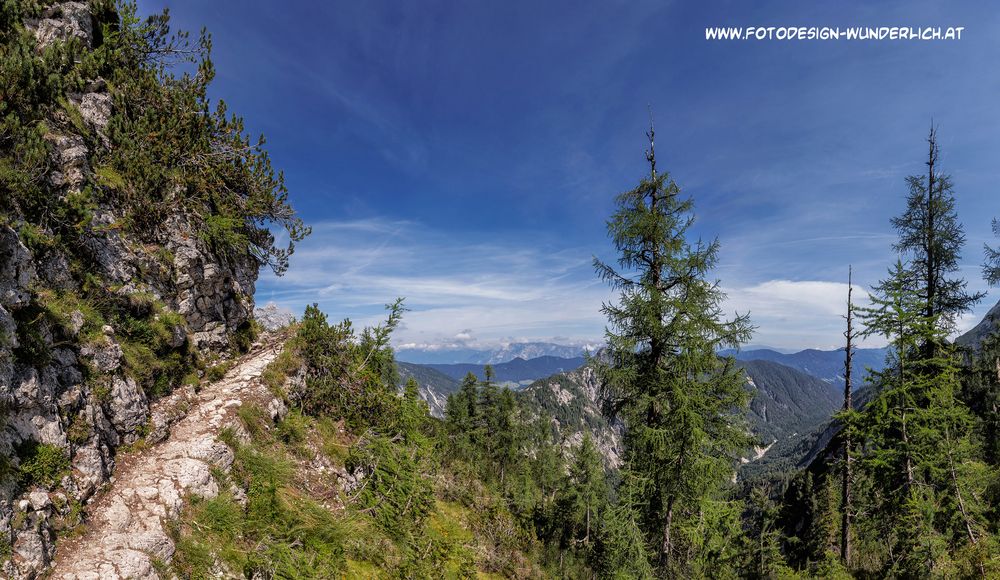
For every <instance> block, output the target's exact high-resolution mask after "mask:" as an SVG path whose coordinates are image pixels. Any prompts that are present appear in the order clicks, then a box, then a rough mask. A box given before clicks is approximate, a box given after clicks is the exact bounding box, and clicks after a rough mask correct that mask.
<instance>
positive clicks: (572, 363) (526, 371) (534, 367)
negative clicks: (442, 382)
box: [425, 356, 585, 383]
mask: <svg viewBox="0 0 1000 580" xmlns="http://www.w3.org/2000/svg"><path fill="white" fill-rule="evenodd" d="M584 362H585V359H584V358H583V357H575V358H563V357H556V356H541V357H537V358H533V359H528V360H525V359H523V358H520V357H518V358H515V359H514V360H511V361H509V362H504V363H498V364H494V365H492V366H493V372H494V373H495V374H496V380H497V381H500V382H514V383H517V382H521V381H531V380H536V379H539V378H542V377H547V376H550V375H554V374H556V373H564V372H569V371H571V370H574V369H577V368H579V367H580V366H581V365H582V364H583V363H584ZM425 366H426V367H428V368H432V369H434V370H436V371H438V372H440V373H442V374H445V375H447V376H449V377H451V378H453V379H456V380H462V378H464V377H465V375H467V374H469V373H472V374H474V375H476V376H477V377H479V378H480V379H483V378H485V375H484V373H483V367H484V365H481V364H447V365H445V364H431V365H425Z"/></svg>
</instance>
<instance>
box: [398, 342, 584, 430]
mask: <svg viewBox="0 0 1000 580" xmlns="http://www.w3.org/2000/svg"><path fill="white" fill-rule="evenodd" d="M584 362H585V359H584V358H583V357H575V358H561V357H556V356H541V357H537V358H533V359H529V360H525V359H523V358H515V359H514V360H512V361H509V362H505V363H499V364H495V365H493V371H494V372H495V373H496V381H497V382H498V383H501V384H503V385H505V386H507V387H510V388H513V389H515V390H518V389H520V388H521V387H523V386H525V385H527V384H528V383H530V382H531V381H534V380H537V379H539V378H542V377H548V376H551V375H554V374H557V373H562V372H568V371H572V370H574V369H577V368H579V367H580V366H581V365H582V364H583V363H584ZM484 366H485V365H484V364H416V363H410V362H402V361H397V362H396V367H397V368H398V369H399V375H400V379H401V381H400V382H401V383H405V382H406V380H407V379H409V378H410V377H413V378H414V379H415V380H416V381H417V384H418V385H420V393H421V395H422V397H423V399H424V400H425V401H427V404H428V405H429V406H430V410H431V414H432V415H434V416H435V417H444V407H445V404H446V403H447V401H448V395H449V394H451V393H454V392H455V391H457V390H458V386H459V384H460V383H461V380H462V379H463V378H465V375H467V374H469V373H472V374H474V375H476V376H477V377H478V378H479V379H480V380H482V379H484V378H485V374H484V372H483V368H484Z"/></svg>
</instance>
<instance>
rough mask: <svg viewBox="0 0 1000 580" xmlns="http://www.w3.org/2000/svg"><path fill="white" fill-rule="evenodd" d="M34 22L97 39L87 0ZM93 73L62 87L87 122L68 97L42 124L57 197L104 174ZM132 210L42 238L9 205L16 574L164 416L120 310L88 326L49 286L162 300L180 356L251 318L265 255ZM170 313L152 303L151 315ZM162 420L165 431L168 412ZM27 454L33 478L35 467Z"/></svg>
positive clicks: (1, 438)
mask: <svg viewBox="0 0 1000 580" xmlns="http://www.w3.org/2000/svg"><path fill="white" fill-rule="evenodd" d="M25 26H26V28H27V29H28V30H29V31H30V32H31V33H32V34H33V35H34V37H35V39H36V41H37V47H38V50H39V51H41V50H42V49H43V48H45V47H47V46H49V45H51V44H53V43H58V42H67V41H72V42H79V43H81V44H82V45H83V46H84V47H90V46H91V44H92V43H94V42H96V41H97V40H95V39H96V35H95V26H96V24H95V22H94V20H93V17H92V15H91V13H90V11H89V8H88V4H87V3H85V2H62V3H58V4H54V5H52V6H51V7H49V8H47V9H45V11H44V12H43V13H42V16H41V18H38V19H34V20H31V21H28V22H25ZM82 87H83V90H79V88H80V87H79V86H78V87H76V89H77V90H78V91H79V92H72V93H68V94H66V95H64V97H65V100H66V103H68V106H69V107H71V108H75V111H76V112H78V113H79V120H82V123H83V126H80V124H79V123H80V121H79V120H78V121H77V122H75V123H74V122H71V120H70V119H69V118H68V116H67V115H68V113H67V111H64V110H62V109H57V110H56V111H55V112H54V113H53V118H52V122H51V124H47V126H48V132H47V133H46V134H45V135H44V140H45V142H46V143H47V144H48V148H49V165H48V169H47V174H46V176H45V177H46V180H45V181H46V183H47V187H48V194H49V195H51V196H52V198H53V199H60V200H62V199H66V198H67V196H72V195H74V194H78V193H80V192H81V191H82V190H83V189H84V188H86V187H93V186H94V183H95V180H94V179H93V178H94V161H93V160H94V159H95V156H96V155H98V154H99V153H101V152H102V151H104V150H106V149H107V148H108V147H112V146H113V144H112V143H110V141H109V139H108V124H109V122H110V120H111V119H112V117H113V115H114V104H113V103H114V101H113V99H112V96H111V94H110V93H109V92H108V87H107V83H106V82H105V81H104V80H103V79H99V78H98V79H92V80H90V81H87V82H85V83H83V85H82ZM84 129H86V131H84ZM81 133H86V135H85V134H81ZM0 195H6V193H3V194H0ZM124 217H125V216H123V215H122V212H121V211H120V210H119V209H118V208H116V207H113V206H111V205H108V204H103V205H101V204H99V205H98V206H97V207H94V208H92V211H91V215H90V219H89V221H88V223H86V225H83V226H81V230H80V232H79V239H75V240H74V241H73V243H72V244H70V245H69V246H68V247H67V245H65V244H64V245H58V244H55V245H53V244H48V245H46V244H41V245H39V244H37V243H34V242H33V240H32V238H33V237H35V238H37V237H38V236H41V237H43V238H44V237H49V238H53V237H54V236H52V235H51V234H52V232H48V231H46V230H45V228H44V226H38V225H36V224H30V223H27V222H25V221H24V219H23V218H21V217H19V216H16V215H15V216H5V215H0V410H2V413H3V414H4V415H5V420H4V421H3V423H2V428H0V459H4V461H3V462H2V465H0V475H2V476H3V477H2V479H0V543H2V542H9V543H10V550H9V553H10V557H9V558H8V559H7V561H6V562H3V563H2V565H0V566H2V568H0V573H2V575H3V576H4V577H11V578H33V577H35V576H37V575H39V574H41V573H43V571H44V570H45V569H46V568H47V566H48V565H49V564H50V562H51V559H52V557H53V554H54V550H55V547H54V543H55V538H56V532H57V531H58V529H60V528H65V527H68V526H69V525H70V524H71V523H72V522H71V520H72V518H73V517H74V516H73V514H77V513H79V511H80V509H81V506H83V505H86V504H87V502H89V501H92V500H93V498H94V497H95V492H96V491H97V490H99V489H100V488H101V487H102V486H104V485H106V484H107V483H108V482H109V481H110V478H111V475H112V473H113V470H114V468H115V462H116V455H117V450H118V448H119V447H120V446H122V445H126V444H130V443H134V442H135V441H137V440H139V439H140V438H142V437H143V436H144V435H146V434H147V433H148V432H149V433H155V432H156V430H157V425H155V424H151V420H150V416H151V414H150V403H151V401H150V398H151V397H150V396H149V395H148V394H147V393H146V392H145V391H144V388H143V386H142V385H141V384H140V382H139V378H138V377H137V376H133V375H134V374H135V371H134V369H133V368H130V367H129V365H128V364H127V360H126V359H127V355H128V352H127V351H128V348H127V347H128V344H127V341H126V340H125V337H123V336H122V335H120V333H119V331H120V330H121V329H120V328H119V329H116V328H115V325H116V324H117V323H115V322H113V321H108V324H105V325H104V326H103V328H99V329H98V331H96V332H95V331H93V329H86V330H85V326H86V325H87V321H86V319H87V316H88V314H87V312H86V308H85V307H84V306H82V305H79V306H75V305H74V304H75V303H74V302H73V301H72V300H64V301H63V302H61V304H63V305H69V306H68V311H66V312H59V313H58V314H59V315H60V316H61V317H62V318H59V319H58V320H57V319H55V318H58V317H55V318H54V315H53V314H52V311H51V310H47V309H46V308H47V307H46V305H45V304H44V301H43V300H42V299H41V297H42V296H47V297H50V298H51V297H53V296H56V297H62V296H63V295H66V296H73V295H76V294H78V293H79V292H80V291H81V289H82V288H83V286H84V285H85V284H87V283H90V282H89V281H91V280H98V281H99V282H100V284H102V285H103V287H105V288H107V289H108V291H109V295H110V296H111V297H112V298H114V299H120V300H123V301H126V302H128V301H130V300H137V301H146V302H148V303H150V304H156V305H157V308H158V309H162V315H163V316H166V315H170V316H174V317H176V315H179V320H180V322H178V323H172V324H171V325H169V326H168V327H167V330H166V333H167V334H168V336H167V337H166V338H165V339H164V340H166V343H167V344H168V346H169V348H171V349H174V350H175V351H176V353H178V354H177V356H179V357H180V356H187V357H189V358H193V357H194V356H195V354H193V353H198V354H199V355H201V356H202V357H203V358H209V359H210V358H214V357H217V356H220V355H225V354H227V353H231V352H232V350H233V348H232V344H233V337H234V335H236V334H237V333H238V332H241V331H243V330H244V329H246V328H247V327H248V326H249V323H250V321H251V317H252V313H253V294H254V286H255V283H256V279H257V274H258V268H259V263H258V262H257V261H256V260H255V259H253V258H252V257H249V256H244V257H242V258H241V257H233V256H231V255H226V254H223V253H220V252H218V251H216V250H215V249H214V248H213V247H212V245H211V244H210V243H208V242H207V241H206V240H205V239H204V238H203V236H202V235H200V234H199V230H200V226H199V223H198V221H197V219H196V218H195V217H193V216H190V215H187V214H185V213H183V211H181V210H178V211H177V213H175V214H174V215H171V216H169V217H168V219H167V220H166V221H165V223H163V224H161V227H159V228H158V230H157V231H156V232H148V236H147V237H145V238H144V239H142V240H138V239H133V238H131V237H130V236H129V234H128V233H126V230H124V229H123V228H121V226H120V224H121V223H122V221H123V218H124ZM160 316H161V314H158V313H154V312H150V313H148V317H149V318H150V320H152V319H156V318H159V317H160ZM171 320H173V319H171ZM131 332H133V334H134V332H136V331H135V330H134V329H133V330H132V331H131ZM84 333H86V334H87V336H83V334H84ZM147 378H148V377H147ZM152 378H153V379H156V378H157V377H152ZM176 379H177V380H179V377H176ZM159 428H160V431H161V435H162V431H163V424H160V425H159ZM28 464H30V465H31V466H32V468H31V469H32V470H33V471H31V473H32V474H34V475H33V476H32V477H31V478H26V477H25V476H24V474H25V473H26V465H28ZM179 490H180V488H178V491H177V493H180V491H179ZM143 493H145V491H144V492H143ZM89 577H98V576H89ZM101 577H104V576H101Z"/></svg>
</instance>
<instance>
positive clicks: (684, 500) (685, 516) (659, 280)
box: [594, 129, 752, 574]
mask: <svg viewBox="0 0 1000 580" xmlns="http://www.w3.org/2000/svg"><path fill="white" fill-rule="evenodd" d="M648 136H649V143H650V147H649V150H648V152H647V156H646V157H647V161H648V162H649V166H650V173H649V176H648V177H646V178H644V179H643V180H642V181H641V182H640V183H639V185H638V186H637V187H635V188H634V189H632V190H629V191H626V192H624V193H622V194H620V195H619V196H618V197H617V198H616V205H617V209H616V211H615V212H614V214H613V215H612V216H611V218H610V219H609V220H608V234H609V237H610V238H611V240H612V242H613V244H614V246H615V248H616V249H617V251H618V254H619V257H618V260H617V268H616V267H615V266H612V265H609V264H607V263H605V262H603V261H600V260H598V259H595V260H594V266H595V269H596V270H597V273H598V275H599V276H600V277H601V278H602V279H603V280H605V281H606V282H608V283H609V284H610V285H611V286H612V287H613V288H614V289H616V290H618V291H619V292H620V296H619V299H618V301H617V303H611V304H605V305H604V307H603V312H604V314H605V315H606V316H607V318H608V330H607V333H606V337H607V342H608V349H607V359H606V362H601V361H598V367H597V368H598V372H599V374H600V377H601V379H602V383H603V384H604V386H605V393H604V400H605V401H606V402H607V403H606V409H605V410H606V411H607V413H608V414H609V415H611V416H613V417H620V418H621V419H622V420H623V421H624V425H625V453H626V465H625V470H626V472H628V473H629V474H630V476H631V477H632V478H634V479H635V481H636V485H637V488H638V489H641V490H642V493H641V494H639V497H641V503H639V504H637V505H635V506H632V508H633V509H636V510H637V511H639V513H641V516H642V519H641V522H642V529H643V531H644V533H645V540H646V542H645V543H646V545H647V546H649V547H650V548H651V551H650V553H651V554H652V555H653V557H654V559H655V560H657V561H658V562H659V566H660V569H661V570H662V571H666V572H667V573H671V574H683V573H684V571H685V566H686V563H688V562H691V561H692V560H694V559H695V558H693V557H690V550H691V549H692V548H693V549H695V550H697V546H690V545H683V543H684V542H683V539H678V530H680V529H683V528H684V527H685V526H686V525H687V524H688V523H689V522H690V520H692V519H697V518H699V517H700V514H703V513H704V507H705V505H706V502H707V501H708V500H709V499H711V498H715V497H717V496H718V494H719V493H720V491H721V490H722V488H723V486H725V485H726V482H727V481H728V480H730V479H731V477H732V475H733V473H734V463H735V462H736V460H737V459H738V458H739V456H740V454H741V453H742V452H743V451H744V450H745V449H746V448H747V447H748V446H749V445H750V444H751V443H752V439H751V438H750V436H749V435H748V431H747V428H746V425H745V423H744V419H743V417H744V409H745V407H746V405H747V403H748V396H749V395H748V392H747V390H746V389H745V388H744V385H745V382H746V379H745V377H744V376H743V374H742V372H741V371H740V370H739V369H738V368H737V367H736V366H735V364H733V361H732V359H723V358H719V357H718V356H717V354H716V353H717V351H718V350H720V349H722V348H725V347H737V346H739V345H740V344H741V343H743V342H745V341H747V340H749V338H750V336H751V332H752V328H751V325H750V322H749V317H748V315H743V316H737V317H736V318H734V319H733V320H730V321H727V320H725V319H724V318H723V312H722V304H723V301H724V299H725V295H724V294H723V292H722V291H721V290H720V288H719V284H718V282H713V281H710V280H709V279H708V276H709V274H710V272H711V270H712V268H713V267H714V266H715V264H716V262H717V259H718V251H719V243H718V240H713V241H711V242H708V243H705V242H703V241H702V240H697V241H696V242H691V241H689V239H688V237H689V236H688V234H689V230H690V228H691V226H692V225H693V223H694V219H695V218H694V214H693V202H692V201H691V200H690V199H688V198H683V197H682V196H681V192H680V188H679V187H678V186H677V184H676V183H675V182H674V181H673V179H671V177H670V175H669V173H666V172H664V173H658V172H657V168H656V157H655V152H654V134H653V130H652V129H651V130H650V132H649V133H648Z"/></svg>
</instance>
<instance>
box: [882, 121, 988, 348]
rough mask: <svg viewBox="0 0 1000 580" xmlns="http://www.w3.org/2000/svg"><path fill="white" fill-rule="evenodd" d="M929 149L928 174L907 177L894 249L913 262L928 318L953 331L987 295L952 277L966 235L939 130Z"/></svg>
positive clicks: (930, 345) (933, 132) (895, 225)
mask: <svg viewBox="0 0 1000 580" xmlns="http://www.w3.org/2000/svg"><path fill="white" fill-rule="evenodd" d="M927 147H928V150H927V161H926V162H925V164H926V165H927V174H926V175H911V176H909V177H907V178H906V184H907V187H908V188H909V193H908V194H907V196H906V211H904V212H903V214H902V215H900V216H898V217H895V218H893V219H892V227H893V228H894V229H895V230H896V232H897V233H898V234H899V240H898V241H897V242H896V244H895V245H894V246H893V247H894V249H895V250H896V251H897V252H899V253H901V254H903V255H905V256H907V257H909V258H910V260H909V261H908V262H907V268H908V269H909V271H910V273H911V274H912V277H913V278H914V281H915V284H916V288H917V289H919V290H920V292H921V295H922V298H923V300H924V306H923V314H924V316H925V317H927V318H928V319H931V318H933V317H935V316H937V315H940V324H941V325H942V327H943V328H946V329H947V330H949V331H950V330H953V329H954V324H955V318H956V317H957V316H958V315H959V314H962V313H964V312H968V311H970V310H971V309H972V307H973V306H974V305H975V304H976V303H977V302H979V301H980V300H982V298H983V296H984V295H985V294H983V293H973V294H970V293H969V292H967V291H966V281H965V279H963V278H960V277H953V276H952V275H953V274H954V273H955V272H957V271H958V267H959V264H958V261H959V257H960V253H961V250H962V246H963V245H964V244H965V233H964V230H963V228H962V224H961V223H959V221H958V215H957V213H956V212H955V192H954V187H953V184H952V180H951V176H949V175H947V174H945V173H942V172H941V168H940V165H939V162H938V156H939V148H938V144H937V131H936V130H935V129H934V127H931V130H930V133H929V134H928V136H927ZM933 347H934V344H933V343H928V344H927V345H925V348H926V349H928V352H927V354H928V355H929V354H930V352H929V349H932V348H933Z"/></svg>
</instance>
